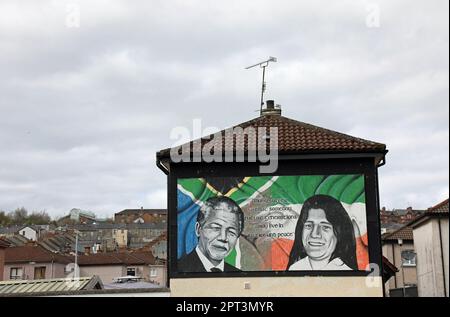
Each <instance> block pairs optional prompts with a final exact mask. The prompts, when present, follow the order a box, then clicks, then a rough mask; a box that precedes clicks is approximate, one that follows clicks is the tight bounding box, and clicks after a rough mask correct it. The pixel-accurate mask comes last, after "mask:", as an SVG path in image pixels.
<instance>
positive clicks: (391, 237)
mask: <svg viewBox="0 0 450 317" xmlns="http://www.w3.org/2000/svg"><path fill="white" fill-rule="evenodd" d="M382 239H383V241H397V240H398V239H402V240H414V238H413V229H412V228H411V227H409V226H404V227H401V228H400V229H398V230H395V231H394V232H392V233H388V234H385V235H383V236H382Z"/></svg>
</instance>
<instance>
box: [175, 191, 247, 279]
mask: <svg viewBox="0 0 450 317" xmlns="http://www.w3.org/2000/svg"><path fill="white" fill-rule="evenodd" d="M243 228H244V213H243V212H242V210H241V208H240V207H239V206H238V205H237V204H236V203H235V202H234V201H233V200H232V199H230V198H228V197H225V196H220V197H212V198H210V199H208V200H207V201H206V202H205V203H204V204H203V206H202V207H201V208H200V210H199V212H198V215H197V222H196V224H195V233H196V235H197V237H198V245H197V247H196V248H195V249H194V250H192V252H191V253H189V254H187V255H185V256H183V257H182V258H180V259H179V260H178V263H177V265H178V271H179V272H238V271H239V269H237V268H235V267H234V266H232V265H230V264H228V263H225V261H224V259H225V257H226V256H227V255H228V254H230V252H231V251H232V250H233V248H234V246H235V245H236V243H237V240H238V238H239V236H240V235H241V233H242V230H243Z"/></svg>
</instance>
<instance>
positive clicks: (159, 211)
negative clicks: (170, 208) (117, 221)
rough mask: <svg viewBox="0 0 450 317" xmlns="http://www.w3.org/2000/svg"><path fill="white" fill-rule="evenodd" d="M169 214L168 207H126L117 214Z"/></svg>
mask: <svg viewBox="0 0 450 317" xmlns="http://www.w3.org/2000/svg"><path fill="white" fill-rule="evenodd" d="M140 213H142V214H167V209H124V210H122V211H119V212H118V213H116V215H124V214H140Z"/></svg>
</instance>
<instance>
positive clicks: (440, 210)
mask: <svg viewBox="0 0 450 317" xmlns="http://www.w3.org/2000/svg"><path fill="white" fill-rule="evenodd" d="M428 212H430V213H433V214H445V213H447V214H448V198H447V199H446V200H444V201H443V202H441V203H439V204H437V205H436V206H434V207H431V208H429V209H428Z"/></svg>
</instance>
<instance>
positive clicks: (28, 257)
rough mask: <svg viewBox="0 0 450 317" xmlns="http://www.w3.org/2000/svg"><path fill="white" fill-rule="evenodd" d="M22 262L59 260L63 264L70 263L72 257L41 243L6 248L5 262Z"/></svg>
mask: <svg viewBox="0 0 450 317" xmlns="http://www.w3.org/2000/svg"><path fill="white" fill-rule="evenodd" d="M22 262H26V263H29V262H36V263H48V262H57V263H63V264H69V263H71V262H73V261H72V257H70V256H66V255H61V254H57V253H52V252H50V251H48V250H46V249H44V248H43V247H42V246H40V245H35V244H26V245H23V246H20V247H10V248H6V249H5V263H22Z"/></svg>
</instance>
